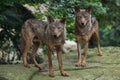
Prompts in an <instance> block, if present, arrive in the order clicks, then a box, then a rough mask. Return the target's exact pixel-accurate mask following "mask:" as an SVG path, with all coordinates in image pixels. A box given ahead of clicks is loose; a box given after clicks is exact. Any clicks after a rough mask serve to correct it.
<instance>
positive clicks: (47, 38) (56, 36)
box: [21, 16, 68, 77]
mask: <svg viewBox="0 0 120 80" xmlns="http://www.w3.org/2000/svg"><path fill="white" fill-rule="evenodd" d="M65 37H66V28H65V18H63V19H53V18H52V17H50V16H49V17H48V22H44V21H40V20H37V19H29V20H27V21H26V22H25V23H24V25H23V26H22V30H21V51H22V59H23V63H24V66H25V67H30V66H29V65H28V63H27V60H26V57H27V51H28V49H29V48H30V45H31V44H33V51H32V54H31V59H32V61H33V62H34V64H35V66H36V67H38V68H39V69H41V67H40V66H39V64H38V63H37V61H36V59H35V56H36V51H37V49H38V47H39V45H40V44H41V43H45V44H46V45H47V47H48V61H49V76H51V77H54V71H53V69H52V50H53V49H54V48H55V49H56V51H57V58H58V63H59V69H60V73H61V75H62V76H68V74H67V73H66V72H65V71H64V70H63V67H62V49H63V45H64V43H65Z"/></svg>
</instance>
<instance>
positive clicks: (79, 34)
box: [75, 7, 102, 66]
mask: <svg viewBox="0 0 120 80" xmlns="http://www.w3.org/2000/svg"><path fill="white" fill-rule="evenodd" d="M75 35H76V39H77V50H78V61H77V63H76V66H85V65H86V58H87V51H88V43H89V40H90V39H91V37H96V40H97V44H98V55H99V56H102V51H101V49H100V39H99V33H98V22H97V20H96V18H95V17H93V16H91V7H88V8H87V9H80V8H79V7H75ZM81 41H84V43H85V46H84V56H83V58H82V54H81V46H80V43H81Z"/></svg>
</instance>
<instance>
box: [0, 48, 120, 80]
mask: <svg viewBox="0 0 120 80" xmlns="http://www.w3.org/2000/svg"><path fill="white" fill-rule="evenodd" d="M102 51H103V56H101V57H99V56H97V48H93V49H89V51H88V58H87V65H86V67H75V63H76V61H77V52H70V53H66V54H63V55H62V56H63V67H64V69H65V71H66V72H68V73H69V77H63V76H60V72H59V68H58V63H57V59H56V56H53V68H54V70H55V77H54V78H51V77H49V76H48V61H47V57H45V59H44V60H45V61H44V63H43V64H41V66H42V67H44V70H45V71H43V72H40V71H39V70H38V69H37V68H35V67H34V66H33V65H31V68H25V67H23V65H22V64H19V65H0V80H120V47H102Z"/></svg>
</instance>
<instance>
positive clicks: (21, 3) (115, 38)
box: [0, 0, 120, 64]
mask: <svg viewBox="0 0 120 80" xmlns="http://www.w3.org/2000/svg"><path fill="white" fill-rule="evenodd" d="M74 6H79V7H80V8H87V7H89V6H92V7H93V8H92V14H93V15H95V16H96V17H97V20H98V22H99V33H100V42H101V46H120V0H0V64H13V63H20V62H19V61H20V60H21V53H20V52H19V41H20V31H21V26H22V24H23V23H24V22H25V21H26V20H27V19H29V18H37V19H40V20H44V21H47V17H46V16H47V15H51V16H53V17H54V18H61V17H66V20H67V22H66V24H67V25H66V29H67V39H66V40H69V41H73V42H75V41H76V39H75V36H74V19H75V17H74ZM69 43H71V42H69ZM73 44H74V43H73ZM95 45H96V42H95V40H91V41H90V45H89V46H90V47H94V46H95ZM42 48H43V49H46V47H45V46H42ZM41 51H44V50H41V49H40V50H39V51H38V53H40V54H38V55H39V56H41ZM28 53H31V49H30V50H29V52H28ZM28 55H29V54H28ZM37 60H38V61H39V60H40V61H42V60H41V58H40V57H38V58H37ZM28 61H29V59H28ZM40 61H39V62H40ZM29 62H30V61H29Z"/></svg>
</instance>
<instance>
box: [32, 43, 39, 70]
mask: <svg viewBox="0 0 120 80" xmlns="http://www.w3.org/2000/svg"><path fill="white" fill-rule="evenodd" d="M39 45H40V43H33V51H32V54H31V59H32V61H33V63H34V64H35V67H37V68H39V69H40V70H41V67H40V65H39V64H38V62H37V61H36V52H37V50H38V48H39Z"/></svg>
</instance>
